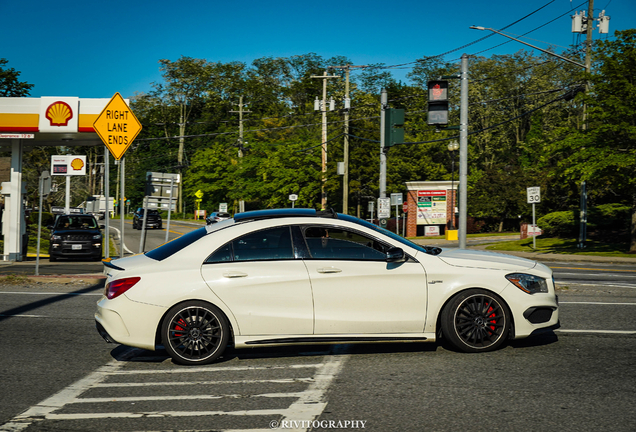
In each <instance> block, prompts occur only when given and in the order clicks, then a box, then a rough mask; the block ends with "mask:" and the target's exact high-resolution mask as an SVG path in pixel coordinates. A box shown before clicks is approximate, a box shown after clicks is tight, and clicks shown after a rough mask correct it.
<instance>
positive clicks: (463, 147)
mask: <svg viewBox="0 0 636 432" xmlns="http://www.w3.org/2000/svg"><path fill="white" fill-rule="evenodd" d="M467 195H468V55H467V54H462V62H461V72H460V105H459V239H458V240H459V248H460V249H466V228H467V224H466V219H467V216H468V212H467V208H468V207H467V205H468V200H467V199H466V197H467Z"/></svg>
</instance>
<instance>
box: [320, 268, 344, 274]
mask: <svg viewBox="0 0 636 432" xmlns="http://www.w3.org/2000/svg"><path fill="white" fill-rule="evenodd" d="M341 271H342V270H340V269H339V268H336V267H322V268H319V269H318V273H340V272H341Z"/></svg>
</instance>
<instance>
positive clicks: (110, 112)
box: [93, 93, 141, 160]
mask: <svg viewBox="0 0 636 432" xmlns="http://www.w3.org/2000/svg"><path fill="white" fill-rule="evenodd" d="M93 129H95V132H97V135H99V137H100V138H101V139H102V141H103V142H104V144H106V147H108V150H109V151H110V154H112V155H113V157H114V158H115V159H117V160H119V159H121V158H122V156H123V155H124V153H126V150H128V147H130V144H132V142H133V141H134V140H135V138H136V137H137V134H139V132H140V131H141V123H139V120H137V117H135V114H133V112H132V111H131V110H130V108H129V107H128V105H127V104H126V101H125V100H124V98H122V97H121V95H120V94H119V93H115V95H114V96H113V97H112V98H111V100H110V102H108V104H107V105H106V107H105V108H104V109H103V110H102V113H101V114H100V115H99V116H98V117H97V120H95V123H93Z"/></svg>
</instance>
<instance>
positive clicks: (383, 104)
mask: <svg viewBox="0 0 636 432" xmlns="http://www.w3.org/2000/svg"><path fill="white" fill-rule="evenodd" d="M388 103H389V98H388V96H387V93H386V89H382V93H381V95H380V110H381V111H380V131H381V132H380V198H386V152H385V147H384V146H385V145H386V143H385V142H384V141H385V139H384V129H385V128H386V118H385V115H386V109H387V108H388Z"/></svg>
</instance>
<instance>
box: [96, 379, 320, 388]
mask: <svg viewBox="0 0 636 432" xmlns="http://www.w3.org/2000/svg"><path fill="white" fill-rule="evenodd" d="M313 381H314V379H313V378H280V379H268V380H267V379H265V380H229V381H185V382H184V381H164V382H123V383H101V384H95V385H94V386H93V387H99V388H113V387H157V386H194V385H217V384H261V383H273V384H292V383H309V382H313Z"/></svg>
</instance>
